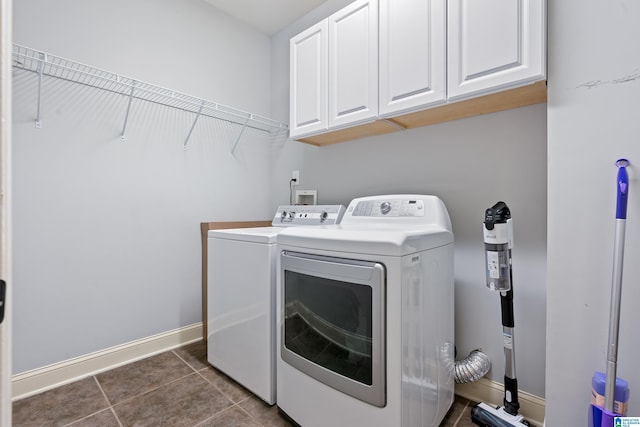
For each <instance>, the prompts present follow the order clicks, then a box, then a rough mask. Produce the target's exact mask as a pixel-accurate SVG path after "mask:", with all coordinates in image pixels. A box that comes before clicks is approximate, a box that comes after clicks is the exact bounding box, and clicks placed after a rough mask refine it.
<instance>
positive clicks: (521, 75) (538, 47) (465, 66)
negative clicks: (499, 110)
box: [448, 0, 546, 99]
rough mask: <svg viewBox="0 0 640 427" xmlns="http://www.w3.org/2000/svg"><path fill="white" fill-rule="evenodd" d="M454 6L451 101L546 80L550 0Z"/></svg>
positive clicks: (457, 0) (486, 0)
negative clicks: (548, 1) (546, 6)
mask: <svg viewBox="0 0 640 427" xmlns="http://www.w3.org/2000/svg"><path fill="white" fill-rule="evenodd" d="M448 4H449V10H448V53H449V60H448V63H449V64H448V66H449V69H448V96H449V99H456V98H464V97H469V96H475V95H481V94H484V93H488V92H495V91H498V90H501V89H505V88H508V87H516V86H522V85H524V84H527V83H531V82H534V81H537V80H544V79H545V75H546V60H545V58H546V45H545V44H546V37H545V35H546V29H545V22H546V19H545V4H544V0H482V1H478V0H449V3H448Z"/></svg>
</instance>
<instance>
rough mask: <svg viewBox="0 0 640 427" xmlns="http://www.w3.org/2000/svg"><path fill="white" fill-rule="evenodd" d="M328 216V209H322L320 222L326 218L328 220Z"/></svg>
mask: <svg viewBox="0 0 640 427" xmlns="http://www.w3.org/2000/svg"><path fill="white" fill-rule="evenodd" d="M328 216H329V214H328V213H327V211H322V212H321V213H320V222H323V221H324V220H326V219H327V217H328Z"/></svg>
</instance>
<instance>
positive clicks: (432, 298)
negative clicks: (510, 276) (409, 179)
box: [277, 195, 454, 427]
mask: <svg viewBox="0 0 640 427" xmlns="http://www.w3.org/2000/svg"><path fill="white" fill-rule="evenodd" d="M278 250H279V252H280V255H279V257H278V258H279V267H278V279H277V281H278V286H277V290H278V296H277V301H278V306H277V312H278V360H277V394H278V402H277V404H278V407H279V408H280V410H281V411H282V412H284V413H285V414H286V415H287V416H288V417H290V418H291V419H292V420H293V421H294V422H295V423H297V424H299V425H302V426H304V427H314V426H318V427H324V426H367V427H372V426H380V427H389V426H398V427H400V426H402V427H417V426H420V427H425V426H434V427H435V426H438V425H439V424H440V422H441V421H442V419H443V418H444V416H445V415H446V413H447V411H448V410H449V408H450V406H451V404H452V402H453V398H454V377H453V366H454V365H453V363H454V354H453V341H454V316H453V310H454V295H453V293H454V280H453V234H452V231H451V222H450V220H449V215H448V213H447V210H446V208H445V206H444V204H443V203H442V201H441V200H440V199H439V198H437V197H435V196H422V195H390V196H374V197H364V198H358V199H354V200H353V201H352V202H351V203H350V204H349V206H348V207H347V211H346V212H345V215H344V217H343V219H342V221H341V223H340V224H339V225H335V226H327V227H321V228H305V229H302V228H295V229H287V230H285V231H283V232H282V233H280V234H279V235H278Z"/></svg>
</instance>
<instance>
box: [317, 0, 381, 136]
mask: <svg viewBox="0 0 640 427" xmlns="http://www.w3.org/2000/svg"><path fill="white" fill-rule="evenodd" d="M328 21H329V127H335V126H342V125H347V124H354V123H357V122H360V121H363V120H366V119H370V118H374V117H376V116H377V114H378V71H377V70H378V43H377V40H378V30H377V29H378V14H377V4H376V1H372V0H366V1H364V0H360V1H355V2H354V3H352V4H351V5H349V6H347V7H346V8H344V9H342V10H340V11H339V12H337V13H335V14H334V15H332V16H330V17H329V19H328Z"/></svg>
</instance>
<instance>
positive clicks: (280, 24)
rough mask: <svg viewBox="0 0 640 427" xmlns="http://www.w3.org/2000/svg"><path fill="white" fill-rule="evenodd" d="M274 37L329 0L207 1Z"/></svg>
mask: <svg viewBox="0 0 640 427" xmlns="http://www.w3.org/2000/svg"><path fill="white" fill-rule="evenodd" d="M205 1H206V2H207V3H209V4H210V5H212V6H215V7H216V8H218V9H220V10H222V11H224V12H226V13H227V14H229V15H231V16H233V17H235V18H236V19H238V20H240V21H242V22H245V23H246V24H249V25H251V26H252V27H254V28H256V29H257V30H259V31H261V32H263V33H264V34H266V35H269V36H272V35H274V34H275V33H277V32H278V31H280V30H282V29H283V28H285V27H286V26H287V25H289V24H291V23H292V22H294V21H296V20H297V19H298V18H300V17H302V16H304V15H305V14H306V13H307V12H309V11H311V10H312V9H315V8H316V7H318V6H319V5H320V4H322V3H324V2H325V1H327V0H205Z"/></svg>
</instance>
